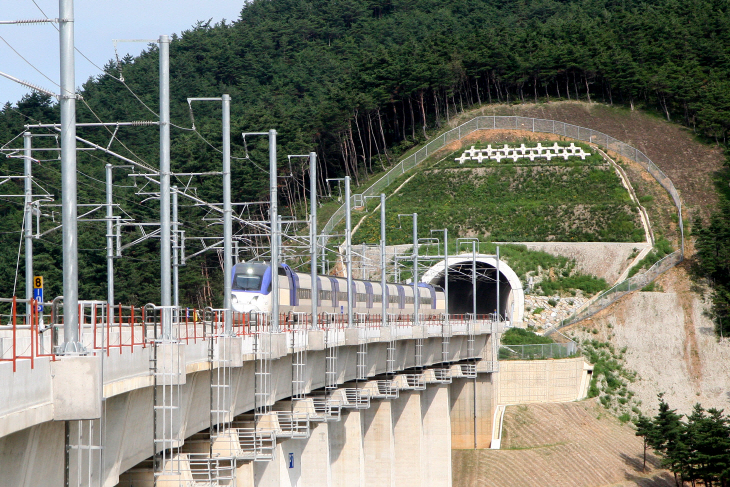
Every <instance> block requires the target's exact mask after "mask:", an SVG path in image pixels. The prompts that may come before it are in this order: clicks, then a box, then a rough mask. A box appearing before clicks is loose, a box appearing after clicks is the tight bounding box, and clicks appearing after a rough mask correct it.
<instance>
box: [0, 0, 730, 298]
mask: <svg viewBox="0 0 730 487" xmlns="http://www.w3.org/2000/svg"><path fill="white" fill-rule="evenodd" d="M79 47H80V48H81V50H83V46H79ZM170 53H171V58H170V62H171V93H172V97H173V100H172V121H173V123H174V124H175V126H176V127H175V128H174V129H173V133H172V164H173V170H174V171H177V172H192V171H214V170H218V169H219V166H220V154H219V153H218V152H217V149H218V148H219V140H220V135H219V134H220V121H219V120H220V109H219V108H217V107H215V106H214V105H213V104H200V105H195V107H194V117H195V126H196V129H197V130H196V131H192V130H190V128H191V126H192V124H191V112H190V110H189V108H188V104H187V103H186V98H187V97H191V96H219V95H220V94H221V93H230V94H231V96H232V99H233V106H232V124H233V127H232V133H233V134H238V133H240V132H242V131H250V130H255V131H261V130H267V129H269V128H276V129H277V130H278V132H279V134H280V135H279V140H278V141H279V163H280V165H281V168H282V172H283V173H290V174H291V175H292V176H293V177H290V178H282V179H281V180H280V191H281V198H282V199H283V204H284V205H285V206H287V207H289V208H292V207H294V206H296V205H297V204H299V203H300V201H301V198H302V196H303V194H304V189H303V187H304V184H303V178H304V174H305V173H304V171H305V168H304V166H303V162H302V161H301V160H294V162H293V163H292V166H291V167H290V166H289V165H288V163H287V159H286V157H285V155H286V154H302V153H306V152H308V151H310V150H316V151H317V154H318V156H319V158H318V161H319V164H320V174H321V178H320V182H319V190H320V192H321V193H323V194H326V193H328V192H329V191H328V189H327V187H326V186H327V185H326V182H325V180H326V178H327V177H332V176H336V175H342V174H349V175H351V176H352V177H353V178H354V179H355V181H356V182H357V183H361V182H363V180H365V179H366V178H367V177H368V174H371V173H373V172H376V171H378V170H381V169H383V168H385V167H387V166H388V165H389V164H392V163H393V162H394V161H395V160H396V158H397V157H398V156H399V155H400V154H402V153H403V152H404V151H407V150H408V149H409V148H411V147H413V146H414V145H416V144H418V143H419V142H422V141H423V140H425V139H427V138H428V137H429V134H431V133H433V131H434V130H438V129H439V127H440V126H441V125H442V124H443V123H444V122H448V121H449V120H450V118H451V117H452V116H454V115H455V114H456V113H458V112H462V111H463V110H465V109H466V108H467V107H469V106H473V105H476V104H483V103H497V102H501V103H520V102H523V101H550V100H554V99H581V100H586V101H604V102H607V103H615V104H625V105H627V106H628V105H630V106H632V107H639V108H644V109H648V110H652V111H656V112H658V113H660V114H662V116H664V117H666V118H668V119H670V120H673V121H676V122H679V123H683V124H685V125H687V126H689V127H691V128H692V129H694V130H695V131H696V132H697V133H698V134H699V135H700V136H702V137H705V138H707V139H708V140H712V141H716V142H718V143H723V144H724V143H725V142H726V140H727V134H728V130H729V129H730V81H728V80H729V79H730V77H729V76H728V75H729V74H730V5H728V2H727V1H717V0H714V1H713V0H710V1H702V0H689V1H684V2H679V1H676V0H655V1H649V2H646V1H638V0H621V1H619V0H584V1H581V2H578V1H570V0H565V1H555V0H535V1H519V2H504V1H500V0H482V1H476V0H440V1H434V0H392V1H387V0H371V1H365V2H357V1H354V0H341V1H324V0H312V1H305V0H254V1H252V2H249V3H247V4H246V5H245V7H243V8H242V11H241V16H240V18H239V19H237V20H236V21H234V22H232V23H226V24H220V25H210V24H209V23H199V24H197V25H196V26H195V27H194V28H192V29H191V30H189V31H187V32H184V33H183V34H182V35H180V36H176V37H174V40H173V42H172V44H171V48H170ZM105 69H106V71H107V74H106V75H100V76H99V77H97V78H96V79H93V80H89V81H88V82H86V83H85V84H84V85H83V86H82V89H81V95H82V96H83V101H81V102H79V103H78V120H79V121H80V122H90V121H96V120H97V119H101V120H104V121H116V120H155V118H156V115H155V111H156V109H157V106H158V101H157V86H158V85H157V83H158V82H157V71H158V56H157V52H156V48H155V47H154V46H151V47H150V48H149V50H148V51H146V52H145V53H143V54H142V55H141V56H139V57H136V58H131V57H127V58H125V59H122V60H120V61H119V62H116V61H114V62H110V63H109V64H108V65H107V66H106V68H105ZM122 80H123V81H122ZM57 120H58V109H57V106H56V105H55V104H54V103H52V101H51V100H49V99H47V98H44V97H42V96H39V95H33V96H30V97H27V98H24V99H23V100H21V101H19V102H18V103H17V104H16V105H9V104H8V105H6V106H4V107H2V109H0V143H2V144H5V143H6V142H8V141H11V140H12V139H13V138H14V137H16V136H17V135H18V134H19V133H20V132H21V131H22V130H23V127H22V125H23V124H24V123H28V122H30V123H33V122H35V121H43V122H53V121H57ZM37 132H38V133H40V132H43V131H37ZM80 135H82V136H83V137H85V138H88V139H89V140H93V141H95V142H97V143H99V144H101V145H104V146H106V145H107V144H108V143H109V137H110V135H111V134H110V133H107V132H106V131H103V130H99V129H94V130H93V131H92V130H91V129H85V130H84V132H83V133H80ZM55 143H56V142H55V141H54V139H52V138H50V139H36V141H34V144H36V145H37V146H42V145H44V144H45V145H50V146H53V145H54V144H55ZM233 144H234V147H233V154H234V156H235V157H238V158H240V159H235V163H234V165H233V177H234V181H235V183H234V192H233V198H234V201H238V202H245V201H260V200H263V199H266V198H267V197H268V195H267V187H268V186H267V174H266V172H265V171H264V170H263V169H261V167H262V166H264V165H265V164H266V161H267V153H266V140H265V138H263V137H259V138H256V139H249V140H247V143H246V145H245V146H244V143H243V139H242V138H241V137H240V136H234V137H233ZM21 145H22V142H21V140H20V139H16V140H14V141H13V142H11V143H10V144H9V145H8V146H9V147H19V146H21ZM111 147H112V148H113V149H114V150H116V151H118V152H119V153H121V154H123V155H125V156H126V157H129V158H131V159H134V160H136V161H143V162H144V163H145V164H147V165H149V166H152V167H156V166H157V157H158V134H157V130H156V128H154V127H133V128H121V129H120V130H119V132H118V133H117V140H115V141H114V142H113V143H112V145H111ZM50 154H52V153H50V152H49V153H43V156H42V157H41V156H37V157H40V158H42V159H44V162H42V163H40V164H38V165H36V166H35V167H34V171H35V174H36V175H37V177H38V181H39V182H42V185H43V187H45V188H46V189H47V190H48V191H49V192H50V193H52V194H54V196H55V198H56V201H57V202H58V201H59V198H60V188H59V186H60V184H59V174H60V170H59V164H58V163H57V162H56V161H54V160H51V159H53V157H55V156H51V155H50ZM245 156H249V158H245ZM112 161H113V160H112V159H111V158H109V157H107V156H103V155H102V154H100V153H98V152H97V153H90V152H83V153H80V155H79V171H80V174H79V198H80V202H82V203H94V202H102V201H103V184H101V183H100V182H99V181H103V179H104V169H103V166H104V164H105V163H107V162H112ZM114 163H115V164H116V163H117V162H114ZM21 164H22V163H21V162H20V160H18V159H6V160H3V161H2V167H1V168H0V170H2V172H3V174H18V173H19V172H21V170H22V165H21ZM114 178H115V184H116V185H117V186H116V187H115V198H118V200H119V203H120V208H119V209H118V210H117V214H120V215H121V214H128V215H129V216H131V217H134V218H135V219H136V220H137V221H154V220H155V219H156V218H157V216H156V215H157V209H156V204H155V202H154V201H151V200H145V198H147V197H146V196H144V195H138V194H136V193H144V192H145V191H146V190H145V189H144V188H142V186H143V184H142V183H141V181H140V182H139V183H138V187H137V188H129V187H127V186H132V185H133V182H132V180H131V179H130V178H128V177H127V175H126V172H125V171H124V170H116V171H115V174H114ZM137 180H139V179H137ZM177 183H178V184H179V185H181V186H183V185H185V184H187V183H188V181H187V180H179V181H177ZM189 183H190V184H191V186H194V187H196V188H197V194H198V196H199V197H201V198H203V199H206V200H208V201H220V183H219V181H218V180H216V179H215V178H212V177H207V178H206V177H198V178H195V179H194V180H193V181H190V182H189ZM10 184H16V190H17V191H18V192H21V189H20V187H21V186H22V183H21V182H17V183H16V182H13V183H9V185H10ZM9 185H6V188H7V187H9ZM147 191H148V192H149V190H147ZM18 201H19V200H18V199H17V198H13V199H3V200H2V201H0V212H1V213H2V215H3V217H4V218H2V219H0V239H1V240H2V244H1V248H2V250H1V251H0V295H2V296H8V295H10V294H12V293H13V292H15V293H16V294H19V295H22V294H23V292H24V291H23V284H22V282H18V284H17V286H15V284H14V283H15V277H14V276H15V270H16V266H18V268H19V270H20V273H21V275H22V272H23V265H22V259H20V260H21V261H20V262H19V263H18V262H17V257H18V250H19V249H20V248H21V247H19V244H20V241H19V240H20V233H19V231H20V228H21V220H22V219H21V216H20V215H21V214H20V210H21V208H22V205H21V204H19V203H18ZM186 205H187V206H186V208H183V209H181V214H183V213H184V216H183V217H182V218H184V219H185V225H186V232H187V233H188V236H206V235H207V236H210V235H213V234H215V233H216V231H217V229H216V227H215V226H213V227H210V226H208V224H209V222H208V221H205V220H202V218H203V217H204V216H205V212H204V211H203V210H202V209H200V208H198V207H191V206H190V203H189V202H187V203H186ZM42 211H43V214H44V215H47V216H44V217H43V218H42V223H41V225H42V229H44V230H45V229H50V228H52V227H53V222H54V218H55V217H57V215H58V211H59V209H58V208H53V207H44V208H43V210H42ZM256 211H258V212H259V214H260V216H262V217H263V214H264V212H265V210H264V209H262V208H260V207H257V210H256ZM285 211H286V210H285ZM55 221H57V218H55ZM79 228H80V234H79V249H80V278H81V287H80V297H81V298H97V299H98V298H100V297H101V296H103V295H104V292H105V281H106V276H105V272H106V271H105V267H104V266H105V260H104V255H105V252H104V249H103V246H104V229H103V223H100V222H83V221H82V222H81V223H80V227H79ZM124 232H125V234H124V239H125V241H130V240H131V239H133V238H134V236H135V235H136V234H135V233H134V230H133V229H132V228H126V227H125V230H124ZM156 249H157V245H156V244H155V241H154V240H148V241H146V242H143V243H142V244H139V245H137V246H135V247H132V248H130V249H128V250H125V252H124V255H125V258H124V259H119V260H117V262H116V264H117V297H118V300H121V301H124V302H133V303H140V302H148V301H158V300H159V292H158V291H157V290H156V289H157V288H158V287H157V285H156V283H157V281H158V279H159V267H158V264H157V259H156V254H157V250H156ZM35 250H36V256H37V257H36V267H37V269H38V272H39V273H42V274H44V275H45V276H46V283H47V284H46V287H47V289H46V296H54V295H57V294H60V293H61V288H60V272H61V271H60V267H61V265H60V260H61V255H60V235H59V234H58V232H55V233H54V232H50V233H48V234H45V235H43V236H42V237H41V239H39V240H36V242H35ZM181 273H182V274H181V282H182V285H183V289H184V291H183V296H182V301H183V303H184V304H195V305H200V304H214V305H215V304H219V303H220V292H219V291H220V288H221V285H220V282H221V280H220V260H219V258H218V256H217V255H216V254H215V253H214V252H208V253H205V254H202V255H201V256H200V257H197V258H195V259H191V260H190V261H189V262H188V263H187V266H186V267H184V268H182V270H181ZM20 281H22V279H20ZM205 283H209V285H204V284H205Z"/></svg>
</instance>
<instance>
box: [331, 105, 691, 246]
mask: <svg viewBox="0 0 730 487" xmlns="http://www.w3.org/2000/svg"><path fill="white" fill-rule="evenodd" d="M477 130H524V131H528V132H540V133H548V134H556V135H562V136H564V137H569V138H572V139H577V140H581V141H584V142H588V143H592V144H596V145H597V146H599V147H602V148H603V149H605V150H607V151H612V152H614V153H616V154H619V155H621V156H623V157H625V158H627V159H630V160H632V161H635V162H637V163H639V164H640V165H641V166H642V167H643V168H644V169H646V170H647V171H648V172H649V174H651V175H652V176H653V177H654V179H656V180H657V182H658V183H659V184H661V185H662V187H663V188H664V189H666V190H667V192H668V193H669V195H670V196H671V197H672V200H673V201H674V204H675V206H676V207H677V211H678V216H679V229H680V233H681V245H682V248H681V251H682V254H683V253H684V226H683V224H682V201H681V200H680V198H679V193H678V192H677V189H676V188H675V187H674V184H673V183H672V181H671V180H670V179H669V178H668V177H667V175H666V174H664V172H662V170H661V169H659V168H658V167H657V166H656V164H654V163H653V162H652V161H651V159H649V158H648V157H647V156H646V154H644V153H643V152H641V151H640V150H638V149H636V148H635V147H632V146H630V145H629V144H626V143H624V142H621V141H620V140H616V139H615V138H613V137H611V136H609V135H606V134H604V133H603V132H598V131H596V130H593V129H588V128H585V127H578V126H576V125H571V124H568V123H564V122H558V121H556V120H543V119H539V118H526V117H493V116H483V117H476V118H473V119H471V120H469V121H468V122H466V123H464V124H462V125H459V126H458V127H456V128H453V129H451V130H449V131H448V132H445V133H443V134H441V135H439V136H438V137H436V138H434V139H433V140H431V141H430V142H429V143H428V144H426V145H425V146H424V147H421V148H420V149H419V150H418V151H416V152H414V153H413V154H411V155H409V156H407V157H406V158H404V159H402V160H401V161H400V162H399V163H398V164H396V165H395V166H393V167H392V168H391V169H390V171H388V172H387V173H386V174H385V175H384V176H382V177H381V178H380V179H378V180H377V181H376V182H375V183H374V184H372V185H371V186H369V187H368V188H366V189H365V190H364V191H363V192H362V193H359V194H355V195H353V196H352V204H353V206H362V205H363V201H364V197H365V196H376V195H378V194H380V193H382V192H383V190H384V189H385V188H387V187H388V186H390V184H391V183H393V181H395V180H396V178H398V177H400V176H402V175H403V174H405V173H406V172H408V171H410V170H411V169H413V168H414V167H416V166H417V165H419V164H420V163H421V162H423V161H424V160H426V159H427V158H428V157H429V155H432V154H433V153H434V152H436V151H438V150H439V149H441V148H443V147H444V146H446V145H447V144H449V143H451V142H454V141H457V140H459V139H461V138H462V137H464V136H466V135H469V134H471V133H473V132H476V131H477ZM344 217H345V205H344V204H343V205H342V206H340V208H338V209H337V211H335V213H334V214H333V215H332V216H331V217H330V219H329V221H328V222H327V224H326V225H325V226H324V228H323V229H322V237H323V238H324V239H325V242H326V239H327V238H328V236H329V235H330V234H331V233H332V230H333V229H334V227H335V226H336V225H337V224H338V223H340V222H341V221H342V219H343V218H344Z"/></svg>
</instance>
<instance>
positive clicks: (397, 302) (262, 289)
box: [231, 262, 445, 314]
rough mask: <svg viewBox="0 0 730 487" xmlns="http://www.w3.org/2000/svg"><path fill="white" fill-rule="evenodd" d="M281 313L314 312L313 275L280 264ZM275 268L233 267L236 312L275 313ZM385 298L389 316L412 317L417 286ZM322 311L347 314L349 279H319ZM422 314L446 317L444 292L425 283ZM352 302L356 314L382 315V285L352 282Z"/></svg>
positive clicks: (391, 289)
mask: <svg viewBox="0 0 730 487" xmlns="http://www.w3.org/2000/svg"><path fill="white" fill-rule="evenodd" d="M277 277H278V279H279V311H280V312H281V313H289V312H290V311H292V312H305V313H306V312H311V310H312V276H311V275H310V274H302V273H299V272H294V271H293V270H292V269H291V268H290V267H289V266H288V265H286V264H280V265H279V272H278V276H277ZM271 278H272V276H271V265H270V264H269V263H268V262H246V263H243V264H236V265H235V266H233V275H232V276H231V280H232V286H231V288H232V294H233V296H232V298H231V303H232V305H233V310H234V311H237V312H241V313H247V312H249V311H254V312H271ZM386 288H387V289H386V294H385V297H386V299H387V302H388V313H395V314H412V313H413V309H414V307H415V299H414V294H413V286H412V285H408V284H387V285H386ZM317 289H318V290H319V293H318V294H319V300H318V302H317V306H318V308H319V310H320V312H327V313H337V314H340V313H341V314H346V313H347V279H344V278H341V277H334V276H317ZM418 290H419V294H420V306H419V308H420V313H424V314H425V313H428V314H443V313H444V309H445V305H444V293H443V292H442V291H441V289H440V288H438V289H437V288H434V287H433V286H432V285H430V284H427V283H425V282H421V283H419V284H418ZM352 296H353V298H352V300H353V304H354V310H353V312H355V313H368V314H380V312H381V309H382V305H381V303H382V299H383V293H382V288H381V286H380V282H375V281H361V280H353V281H352Z"/></svg>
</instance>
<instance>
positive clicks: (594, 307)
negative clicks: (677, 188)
mask: <svg viewBox="0 0 730 487" xmlns="http://www.w3.org/2000/svg"><path fill="white" fill-rule="evenodd" d="M680 262H682V251H681V250H677V251H676V252H672V253H671V254H669V255H667V256H665V257H664V258H663V259H661V260H659V261H657V262H656V263H655V264H654V265H653V266H651V267H650V268H649V270H647V271H646V272H643V273H641V274H637V275H635V276H632V277H629V278H628V279H625V280H623V281H621V282H619V283H618V284H616V285H614V286H613V287H612V288H611V289H609V290H607V291H604V292H602V293H601V294H599V295H598V297H596V298H595V299H593V300H591V301H589V302H588V304H587V305H586V306H585V307H584V308H582V309H579V310H577V311H576V312H575V313H574V314H572V315H570V316H568V317H567V318H566V319H564V320H563V321H562V322H561V323H560V325H559V326H558V327H557V329H560V328H563V327H564V326H568V325H571V324H573V323H577V322H578V321H581V320H585V319H586V318H590V317H591V316H593V315H594V314H596V313H598V312H599V311H601V310H602V309H604V308H606V307H607V306H609V305H610V304H612V303H614V302H616V301H617V300H618V299H619V298H621V297H622V296H625V295H626V294H628V293H630V292H631V291H636V290H637V289H642V288H643V287H644V286H647V285H648V284H651V282H652V281H654V279H656V278H657V277H659V276H660V275H662V274H663V273H665V272H666V271H668V270H669V269H671V268H672V267H674V266H675V265H677V264H679V263H680ZM553 331H555V329H552V330H550V331H549V332H547V333H546V335H550V334H551V333H553Z"/></svg>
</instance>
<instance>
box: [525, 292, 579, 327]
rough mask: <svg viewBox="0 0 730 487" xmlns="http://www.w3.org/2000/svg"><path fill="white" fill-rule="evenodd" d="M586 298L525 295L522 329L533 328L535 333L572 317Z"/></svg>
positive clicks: (577, 296)
mask: <svg viewBox="0 0 730 487" xmlns="http://www.w3.org/2000/svg"><path fill="white" fill-rule="evenodd" d="M587 301H588V298H585V297H583V296H582V295H580V291H579V292H578V295H576V296H575V297H562V298H561V297H560V296H538V295H534V294H529V295H527V294H526V295H525V319H524V322H523V327H528V326H534V327H535V329H536V330H537V331H545V330H547V329H549V328H550V327H552V326H557V325H560V322H561V321H562V320H564V319H565V318H567V317H568V316H570V315H572V314H573V313H574V312H575V310H577V309H578V308H580V307H581V306H583V304H585V303H586V302H587Z"/></svg>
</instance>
